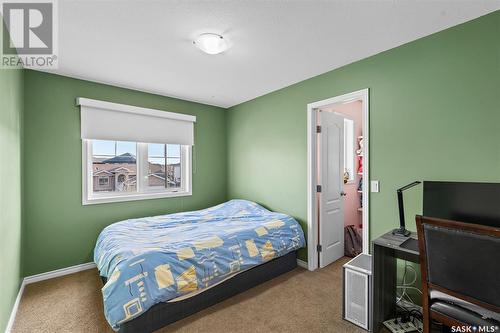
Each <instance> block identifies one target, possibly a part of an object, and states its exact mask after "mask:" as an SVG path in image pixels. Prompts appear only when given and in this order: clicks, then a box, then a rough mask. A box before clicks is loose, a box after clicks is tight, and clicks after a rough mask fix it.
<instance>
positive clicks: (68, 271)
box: [24, 262, 96, 284]
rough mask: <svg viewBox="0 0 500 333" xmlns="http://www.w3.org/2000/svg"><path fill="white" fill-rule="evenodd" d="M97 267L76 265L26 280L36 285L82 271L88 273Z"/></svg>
mask: <svg viewBox="0 0 500 333" xmlns="http://www.w3.org/2000/svg"><path fill="white" fill-rule="evenodd" d="M95 267H96V265H95V263H93V262H88V263H86V264H80V265H75V266H71V267H66V268H61V269H56V270H55V271H50V272H46V273H40V274H36V275H31V276H27V277H25V278H24V281H26V284H30V283H35V282H39V281H43V280H48V279H53V278H56V277H59V276H64V275H68V274H73V273H77V272H81V271H86V270H87V269H92V268H95Z"/></svg>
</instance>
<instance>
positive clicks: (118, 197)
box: [82, 139, 193, 206]
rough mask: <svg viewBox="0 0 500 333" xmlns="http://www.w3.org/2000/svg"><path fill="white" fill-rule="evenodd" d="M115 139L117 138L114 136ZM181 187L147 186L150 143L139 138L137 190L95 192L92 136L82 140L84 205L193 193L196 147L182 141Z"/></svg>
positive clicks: (137, 149)
mask: <svg viewBox="0 0 500 333" xmlns="http://www.w3.org/2000/svg"><path fill="white" fill-rule="evenodd" d="M111 141H113V140H111ZM180 150H181V158H180V160H181V187H180V188H175V189H168V188H164V189H157V188H156V189H151V188H149V189H148V188H147V187H148V186H145V184H146V182H147V176H148V166H147V163H148V143H142V142H136V152H137V158H136V161H137V176H136V177H137V191H136V192H116V193H102V194H95V193H94V192H93V176H92V175H91V174H89V172H90V171H91V170H92V169H93V167H92V155H93V154H92V140H88V139H83V140H82V205H84V206H86V205H93V204H102V203H112V202H124V201H136V200H147V199H159V198H173V197H182V196H190V195H192V194H193V193H192V171H193V170H192V147H191V146H189V145H181V149H180Z"/></svg>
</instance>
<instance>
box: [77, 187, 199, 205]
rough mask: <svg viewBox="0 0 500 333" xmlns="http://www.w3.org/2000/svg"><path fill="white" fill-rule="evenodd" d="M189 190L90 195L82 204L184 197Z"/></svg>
mask: <svg viewBox="0 0 500 333" xmlns="http://www.w3.org/2000/svg"><path fill="white" fill-rule="evenodd" d="M192 194H193V193H192V192H191V191H189V192H186V191H183V192H160V193H158V192H156V193H154V192H153V193H139V194H130V195H120V196H109V197H106V196H99V197H91V198H85V197H84V199H83V201H82V205H83V206H87V205H97V204H103V203H112V202H126V201H138V200H148V199H161V198H174V197H185V196H189V195H192Z"/></svg>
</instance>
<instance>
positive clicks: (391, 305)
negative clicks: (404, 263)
mask: <svg viewBox="0 0 500 333" xmlns="http://www.w3.org/2000/svg"><path fill="white" fill-rule="evenodd" d="M396 279H397V271H396V258H395V255H394V250H393V249H390V248H387V247H384V246H379V245H376V244H374V246H373V289H372V290H373V320H372V330H373V332H375V333H378V332H379V331H380V329H381V327H382V326H383V322H384V321H385V320H387V319H390V318H392V317H394V314H395V310H396V304H395V303H396Z"/></svg>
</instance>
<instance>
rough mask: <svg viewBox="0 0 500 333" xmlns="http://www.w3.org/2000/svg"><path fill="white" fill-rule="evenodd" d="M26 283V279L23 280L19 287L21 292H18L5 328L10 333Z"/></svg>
mask: <svg viewBox="0 0 500 333" xmlns="http://www.w3.org/2000/svg"><path fill="white" fill-rule="evenodd" d="M25 285H26V283H25V282H24V279H23V280H22V281H21V286H20V287H19V292H18V293H17V297H16V301H15V302H14V305H13V306H12V311H11V313H10V317H9V321H8V322H7V327H6V328H5V333H10V331H11V330H12V326H14V320H15V319H16V314H17V309H18V308H19V303H21V297H22V296H23V292H24V286H25Z"/></svg>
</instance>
